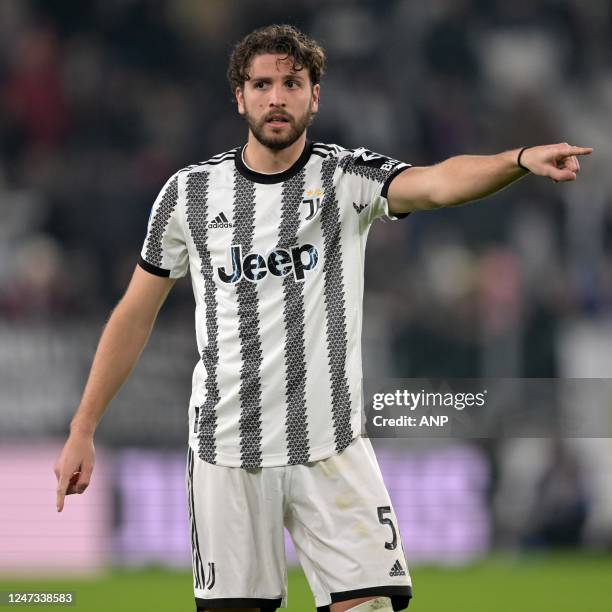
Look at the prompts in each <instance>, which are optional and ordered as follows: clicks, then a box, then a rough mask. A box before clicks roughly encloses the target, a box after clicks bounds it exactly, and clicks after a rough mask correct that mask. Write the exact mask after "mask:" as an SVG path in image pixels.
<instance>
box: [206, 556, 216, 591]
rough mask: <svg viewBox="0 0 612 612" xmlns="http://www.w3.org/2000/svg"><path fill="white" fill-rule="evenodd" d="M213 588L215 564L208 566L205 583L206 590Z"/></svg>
mask: <svg viewBox="0 0 612 612" xmlns="http://www.w3.org/2000/svg"><path fill="white" fill-rule="evenodd" d="M214 586H215V564H214V563H209V564H208V580H207V581H206V588H207V589H208V590H209V591H210V589H212V588H213V587H214Z"/></svg>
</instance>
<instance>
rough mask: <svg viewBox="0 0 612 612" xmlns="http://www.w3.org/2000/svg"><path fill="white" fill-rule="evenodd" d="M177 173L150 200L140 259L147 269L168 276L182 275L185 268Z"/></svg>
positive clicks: (186, 263) (185, 260)
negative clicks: (152, 201)
mask: <svg viewBox="0 0 612 612" xmlns="http://www.w3.org/2000/svg"><path fill="white" fill-rule="evenodd" d="M179 174H180V173H179V172H177V173H175V174H174V175H172V176H171V177H170V178H169V179H168V181H167V182H166V184H165V185H164V187H163V189H162V190H161V191H160V193H159V195H158V196H157V199H156V200H155V203H154V204H153V208H152V209H151V215H150V216H149V223H148V227H147V236H146V238H145V241H144V244H143V246H142V251H141V253H140V260H139V263H140V266H141V267H142V268H144V269H145V270H146V271H147V272H150V273H152V274H156V275H157V276H169V277H170V278H179V277H181V276H185V274H186V273H187V268H188V253H187V245H186V240H185V231H184V225H183V221H182V218H183V214H182V210H181V206H180V200H181V199H182V198H181V197H180V191H181V187H180V184H179Z"/></svg>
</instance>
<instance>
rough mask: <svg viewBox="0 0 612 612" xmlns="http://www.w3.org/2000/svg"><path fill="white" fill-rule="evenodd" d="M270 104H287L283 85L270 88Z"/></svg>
mask: <svg viewBox="0 0 612 612" xmlns="http://www.w3.org/2000/svg"><path fill="white" fill-rule="evenodd" d="M268 104H269V105H270V106H285V95H284V92H283V88H282V85H273V86H272V87H271V88H270V98H269V99H268Z"/></svg>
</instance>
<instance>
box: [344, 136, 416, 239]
mask: <svg viewBox="0 0 612 612" xmlns="http://www.w3.org/2000/svg"><path fill="white" fill-rule="evenodd" d="M341 166H342V168H343V171H344V173H345V174H346V175H347V176H350V180H351V182H352V183H353V189H354V191H355V197H358V198H359V201H357V202H354V204H353V206H354V207H357V208H360V207H363V214H360V220H361V222H362V226H363V228H364V229H365V228H366V227H368V226H369V225H370V224H371V223H372V222H373V221H374V220H375V219H378V218H380V217H385V218H387V219H390V220H393V221H395V220H396V219H399V218H403V217H405V216H407V215H397V216H394V215H392V214H390V213H389V202H388V200H387V192H388V189H389V185H390V184H391V181H392V180H393V179H394V178H395V177H396V176H397V175H398V174H400V172H403V171H404V170H406V169H407V168H410V167H411V166H410V164H406V163H404V162H400V161H398V160H396V159H393V158H391V157H387V156H385V155H381V154H380V153H374V152H372V151H370V150H368V149H365V148H363V147H361V148H359V149H356V150H355V151H354V152H353V153H352V155H350V156H347V157H345V158H344V159H343V160H342V163H341ZM355 179H358V183H357V185H355V183H354V181H355Z"/></svg>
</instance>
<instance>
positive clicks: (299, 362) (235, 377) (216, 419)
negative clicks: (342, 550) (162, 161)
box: [140, 142, 409, 468]
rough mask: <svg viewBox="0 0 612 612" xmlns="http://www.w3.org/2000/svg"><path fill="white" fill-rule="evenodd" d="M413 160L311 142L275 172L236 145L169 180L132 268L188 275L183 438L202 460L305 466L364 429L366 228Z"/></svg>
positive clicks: (384, 212)
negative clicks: (254, 163) (190, 363)
mask: <svg viewBox="0 0 612 612" xmlns="http://www.w3.org/2000/svg"><path fill="white" fill-rule="evenodd" d="M408 167H409V166H408V165H407V164H404V163H402V162H399V161H397V160H394V159H391V158H389V157H385V156H382V155H378V154H376V153H372V152H371V151H368V150H367V149H364V148H360V149H357V150H348V149H344V148H342V147H339V146H337V145H326V144H321V143H310V142H308V143H307V144H306V147H305V149H304V152H303V153H302V155H301V157H300V158H299V159H298V160H297V162H296V163H295V164H294V165H293V166H292V167H291V168H289V169H288V170H286V171H284V172H280V173H277V174H261V173H258V172H255V171H253V170H252V169H250V168H249V167H248V166H247V165H246V164H245V163H244V160H243V156H242V148H240V147H238V148H236V149H233V150H231V151H228V152H227V153H222V154H220V155H217V156H216V157H213V158H211V159H210V160H208V161H206V162H203V163H201V164H195V165H193V166H189V167H188V168H185V169H183V170H179V171H178V172H177V173H176V174H174V175H173V176H172V177H171V178H170V179H169V180H168V182H167V183H166V185H165V186H164V188H163V189H162V191H161V193H160V194H159V196H158V198H157V200H156V201H155V204H154V206H153V209H152V211H151V216H150V219H149V225H148V232H147V237H146V239H145V242H144V246H143V249H142V253H141V258H140V265H141V266H142V267H143V268H144V269H145V270H147V271H148V272H151V273H153V274H158V275H161V276H170V277H172V278H176V277H180V276H183V275H185V274H186V273H187V269H189V271H190V273H191V280H192V284H193V291H194V295H195V301H196V336H197V344H198V349H199V354H200V360H199V361H198V363H197V365H196V367H195V370H194V373H193V388H192V395H191V401H190V406H189V424H190V429H189V431H190V440H189V443H190V446H191V448H192V449H193V450H194V452H197V453H198V455H199V456H200V457H201V458H202V459H203V460H205V461H207V462H209V463H217V464H219V465H225V466H240V467H244V468H252V467H268V466H279V465H290V464H298V463H306V462H308V461H315V460H319V459H323V458H325V457H328V456H330V455H333V454H335V453H339V452H340V451H342V450H343V449H344V448H346V447H347V446H348V445H349V444H350V442H351V441H352V440H353V439H354V438H355V437H357V436H358V435H360V433H361V409H362V388H361V386H362V371H361V322H362V298H363V278H364V273H363V271H364V261H363V260H364V253H365V244H366V237H367V234H368V230H369V228H370V225H371V223H372V221H373V220H374V219H376V218H378V217H383V216H389V213H388V204H387V198H386V196H387V189H388V186H389V184H390V182H391V180H392V178H393V177H394V176H396V175H397V174H398V173H400V172H401V171H402V170H404V169H405V168H408ZM391 218H393V217H391Z"/></svg>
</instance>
